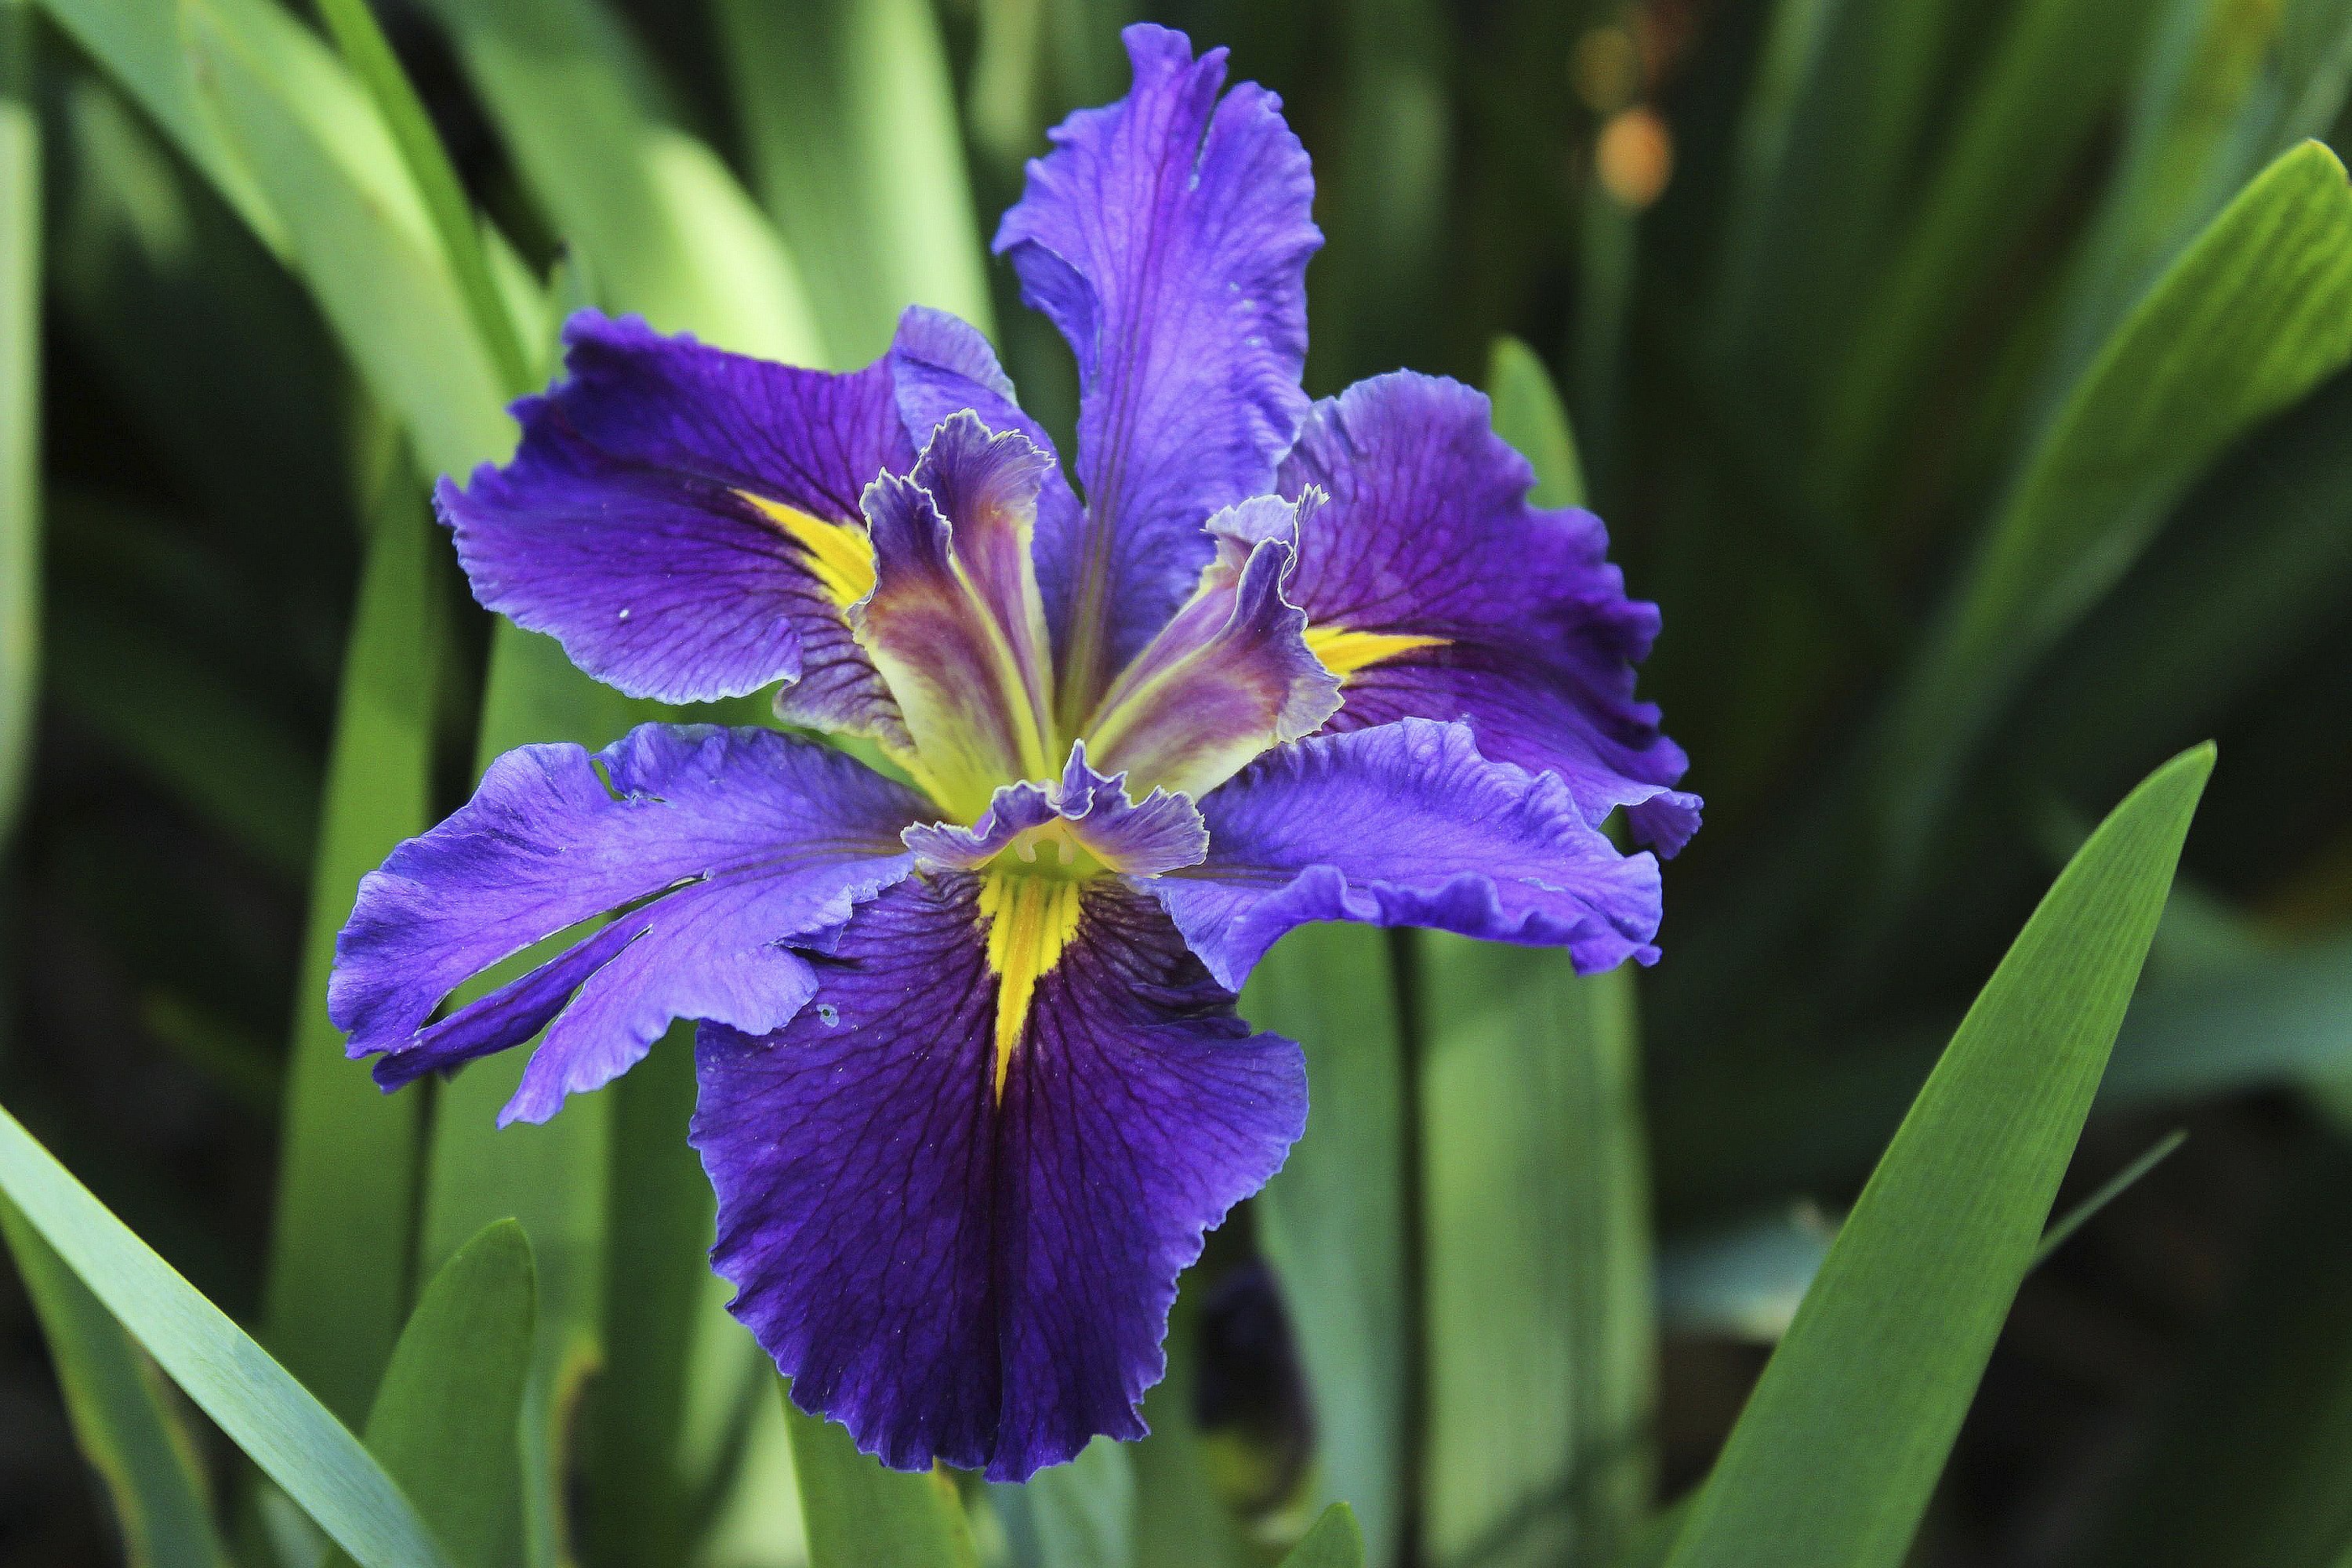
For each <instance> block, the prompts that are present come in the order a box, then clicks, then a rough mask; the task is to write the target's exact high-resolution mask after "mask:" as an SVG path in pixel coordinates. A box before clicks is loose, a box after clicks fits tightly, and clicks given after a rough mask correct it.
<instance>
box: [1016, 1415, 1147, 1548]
mask: <svg viewBox="0 0 2352 1568" xmlns="http://www.w3.org/2000/svg"><path fill="white" fill-rule="evenodd" d="M988 1495H989V1497H990V1499H991V1500H992V1501H993V1502H994V1503H995V1505H996V1517H997V1521H998V1522H999V1523H1001V1524H1002V1525H1003V1527H1004V1533H1005V1537H1006V1539H1007V1541H1008V1542H1010V1543H1011V1546H1012V1552H1013V1561H1014V1562H1015V1563H1021V1564H1023V1568H1133V1564H1134V1562H1135V1468H1134V1464H1133V1462H1132V1461H1131V1460H1130V1459H1129V1457H1128V1448H1127V1445H1125V1444H1123V1443H1115V1442H1113V1441H1112V1440H1111V1439H1109V1438H1108V1437H1097V1438H1096V1439H1094V1441H1092V1442H1090V1443H1088V1444H1087V1446H1086V1447H1084V1448H1081V1449H1080V1450H1078V1457H1077V1458H1075V1459H1072V1460H1071V1461H1070V1462H1069V1463H1068V1464H1066V1465H1055V1466H1052V1467H1050V1468H1046V1469H1043V1470H1040V1471H1038V1472H1037V1473H1036V1474H1035V1475H1034V1476H1032V1477H1030V1478H1029V1479H1028V1480H1027V1481H1025V1482H1024V1483H1023V1484H1021V1485H1019V1486H997V1487H991V1488H989V1489H988Z"/></svg>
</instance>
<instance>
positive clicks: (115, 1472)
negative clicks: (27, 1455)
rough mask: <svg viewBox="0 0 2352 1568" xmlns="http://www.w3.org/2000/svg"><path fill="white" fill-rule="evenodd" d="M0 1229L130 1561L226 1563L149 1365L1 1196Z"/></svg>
mask: <svg viewBox="0 0 2352 1568" xmlns="http://www.w3.org/2000/svg"><path fill="white" fill-rule="evenodd" d="M0 1236H5V1237H6V1240H7V1244H8V1251H9V1252H10V1254H11V1255H13V1256H14V1257H15V1258H16V1272H17V1274H18V1275H19V1276H20V1277H21V1278H22V1279H24V1281H25V1293H26V1295H27V1296H29V1297H31V1298H32V1302H33V1310H34V1311H35V1313H37V1315H38V1316H39V1318H40V1321H41V1333H42V1337H43V1338H45V1339H47V1341H48V1345H49V1359H50V1361H51V1362H53V1363H55V1364H56V1366H57V1369H58V1388H59V1389H60V1390H61V1391H62V1392H63V1393H64V1394H65V1399H66V1414H67V1415H69V1416H70V1417H71V1418H72V1420H73V1428H74V1436H75V1438H76V1439H77V1440H78V1441H79V1443H80V1444H81V1451H82V1454H83V1456H84V1457H85V1458H88V1459H89V1462H90V1465H91V1466H92V1468H95V1469H96V1470H97V1471H98V1473H99V1478H100V1479H101V1480H103V1481H104V1482H105V1483H106V1492H107V1498H108V1500H109V1501H110V1502H111V1503H112V1504H113V1505H114V1520H115V1523H116V1524H117V1525H118V1526H119V1527H121V1531H122V1546H123V1554H124V1556H125V1557H127V1558H128V1559H129V1561H130V1563H131V1568H228V1563H229V1558H228V1554H227V1552H226V1551H224V1550H223V1549H222V1547H221V1543H220V1541H219V1538H218V1537H217V1536H216V1535H215V1532H214V1530H213V1520H212V1497H211V1489H210V1487H209V1486H208V1485H207V1484H206V1481H205V1471H204V1464H203V1460H202V1458H201V1457H200V1455H199V1453H198V1451H197V1447H196V1439H195V1435H194V1433H192V1432H190V1431H189V1430H188V1427H187V1424H186V1422H185V1421H184V1420H183V1419H182V1418H181V1415H180V1412H179V1410H178V1409H177V1408H175V1407H174V1406H173V1403H172V1399H171V1395H170V1394H169V1393H168V1392H167V1391H166V1390H165V1389H164V1387H163V1383H162V1381H161V1380H160V1379H159V1378H158V1377H157V1376H156V1374H155V1371H154V1369H153V1367H152V1365H151V1364H150V1363H149V1362H148V1361H147V1359H146V1357H145V1355H144V1354H143V1353H142V1352H141V1351H140V1349H139V1347H138V1346H137V1345H136V1344H135V1343H133V1342H132V1341H131V1336H130V1335H129V1334H127V1333H125V1332H124V1331H123V1328H122V1325H121V1323H119V1322H117V1321H115V1317H114V1314H113V1313H111V1312H110V1311H108V1310H107V1309H106V1304H105V1303H104V1302H102V1301H100V1300H99V1299H98V1298H97V1297H96V1296H94V1295H92V1294H91V1293H90V1290H89V1286H87V1285H84V1284H83V1283H82V1282H81V1281H80V1280H79V1279H75V1278H74V1274H73V1270H71V1269H70V1268H67V1267H66V1265H65V1260H64V1259H63V1258H59V1257H58V1255H57V1253H56V1252H55V1250H53V1249H52V1248H51V1247H50V1246H49V1244H48V1243H47V1242H46V1241H43V1240H42V1239H41V1237H39V1235H38V1234H37V1233H36V1232H35V1231H34V1229H33V1227H32V1226H29V1225H27V1224H26V1222H25V1217H24V1216H23V1215H21V1214H19V1213H17V1211H16V1205H14V1204H11V1203H9V1202H8V1201H7V1200H6V1199H5V1198H0Z"/></svg>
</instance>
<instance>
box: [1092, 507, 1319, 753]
mask: <svg viewBox="0 0 2352 1568" xmlns="http://www.w3.org/2000/svg"><path fill="white" fill-rule="evenodd" d="M1314 504H1315V503H1314V499H1313V498H1311V497H1310V498H1307V499H1303V500H1299V501H1297V502H1291V501H1286V500H1283V499H1282V498H1280V497H1279V496H1262V497H1256V498H1254V499H1252V500H1247V501H1244V502H1243V503H1242V504H1241V505H1239V506H1236V507H1232V508H1228V509H1227V510H1224V511H1222V512H1220V513H1218V514H1217V516H1216V517H1214V518H1213V519H1211V520H1210V522H1209V526H1208V529H1207V533H1208V535H1209V536H1210V538H1212V539H1213V541H1214V542H1215V544H1216V547H1217V551H1218V554H1217V558H1216V560H1215V561H1214V562H1213V563H1212V564H1211V566H1210V568H1209V569H1208V570H1207V571H1206V572H1204V573H1203V574H1202V578H1201V585H1200V586H1199V588H1198V589H1196V590H1195V591H1194V593H1193V595H1192V598H1191V599H1190V600H1189V601H1188V602H1187V603H1186V604H1185V605H1184V606H1183V608H1181V609H1180V610H1179V611H1177V613H1176V615H1175V616H1174V618H1173V619H1171V621H1170V622H1169V623H1168V625H1167V626H1164V627H1162V628H1161V629H1160V635H1159V636H1158V637H1155V638H1153V639H1152V641H1151V643H1150V646H1149V647H1145V648H1144V649H1143V651H1142V652H1141V653H1139V654H1138V655H1137V656H1136V657H1135V658H1134V660H1133V661H1132V662H1131V663H1130V664H1129V666H1128V668H1126V669H1124V670H1122V671H1121V672H1120V673H1119V677H1118V680H1117V681H1116V682H1115V683H1113V685H1112V687H1111V689H1110V690H1109V691H1108V693H1107V694H1106V695H1105V696H1104V698H1103V705H1102V710H1101V711H1100V712H1098V713H1097V714H1096V715H1095V716H1094V717H1093V718H1092V719H1090V720H1089V721H1087V733H1088V735H1090V736H1091V737H1092V738H1093V741H1094V743H1095V747H1096V750H1097V752H1098V753H1099V754H1100V755H1101V757H1102V759H1103V762H1104V765H1106V766H1108V767H1112V768H1117V769H1119V770H1122V771H1124V772H1125V773H1128V774H1129V775H1130V776H1132V777H1133V778H1134V779H1135V780H1136V781H1137V782H1138V783H1139V784H1146V785H1150V786H1151V787H1153V788H1166V789H1171V790H1176V791H1180V792H1181V793H1183V794H1185V795H1205V794H1207V793H1208V792H1209V791H1210V790H1213V789H1214V788H1216V787H1217V785H1219V784H1223V783H1224V782H1225V780H1227V779H1229V778H1231V777H1233V775H1234V773H1238V772H1239V771H1240V770H1241V769H1242V767H1243V766H1244V764H1245V763H1248V762H1249V761H1250V759H1251V758H1253V757H1255V756H1256V755H1257V754H1258V753H1259V752H1264V751H1265V750H1266V749H1267V748H1268V747H1270V746H1278V745H1281V744H1282V743H1284V742H1287V741H1295V740H1297V739H1298V738H1299V737H1300V736H1302V735H1310V734H1313V733H1314V732H1315V731H1316V730H1318V729H1319V728H1320V727H1321V726H1322V724H1323V722H1324V721H1326V720H1328V719H1329V718H1330V717H1331V715H1332V713H1333V712H1334V711H1335V710H1338V708H1339V680H1338V679H1336V678H1334V677H1333V675H1332V674H1331V672H1330V671H1329V670H1328V669H1326V668H1324V667H1323V664H1322V662H1321V661H1320V660H1319V659H1318V658H1316V657H1315V655H1314V654H1313V653H1312V652H1311V651H1309V649H1308V647H1307V637H1306V634H1307V616H1306V613H1305V612H1304V611H1302V610H1300V609H1299V608H1298V607H1297V605H1294V604H1293V603H1291V602H1290V600H1289V599H1288V598H1287V597H1286V595H1285V593H1284V591H1283V582H1284V577H1285V574H1286V573H1287V572H1289V570H1290V569H1291V565H1292V563H1293V562H1294V560H1295V559H1296V550H1295V548H1294V545H1293V541H1294V540H1295V539H1296V537H1297V518H1298V517H1299V516H1301V515H1304V514H1307V513H1308V512H1311V511H1312V510H1313V508H1314Z"/></svg>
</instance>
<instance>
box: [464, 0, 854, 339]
mask: <svg viewBox="0 0 2352 1568" xmlns="http://www.w3.org/2000/svg"><path fill="white" fill-rule="evenodd" d="M425 10H427V11H428V12H430V13H431V14H432V15H433V16H435V18H436V20H438V21H439V22H440V24H441V26H443V27H444V28H445V29H446V31H447V33H448V35H449V39H450V42H451V43H452V44H453V45H455V46H456V48H457V55H458V58H459V59H460V60H461V61H462V62H463V63H464V65H465V68H466V71H467V76H468V77H470V78H471V79H472V81H473V84H474V88H475V90H476V91H477V92H478V93H479V94H480V96H481V100H482V103H483V105H484V107H486V108H487V109H488V110H489V112H490V116H491V118H492V119H493V120H494V121H496V122H497V124H498V128H499V132H500V134H501V135H502V136H503V137H504V138H505V140H506V142H507V146H508V148H509V151H510V152H511V153H513V155H514V158H515V162H516V163H517V165H518V166H519V168H520V172H521V174H522V175H523V178H524V180H525V181H526V182H527V183H528V184H529V185H530V189H531V191H532V194H533V195H536V196H537V198H538V200H539V202H540V204H541V206H542V207H544V208H545V210H546V213H547V216H548V217H549V219H550V220H551V223H552V224H553V226H554V227H555V229H556V231H557V232H558V233H559V234H561V235H562V236H563V237H564V238H565V239H566V240H567V241H568V242H569V243H571V244H572V245H574V246H577V247H579V249H580V250H581V252H582V253H583V255H584V256H585V258H587V262H588V266H589V268H590V270H591V271H592V273H593V276H594V277H595V279H596V280H597V288H598V293H599V296H600V298H602V299H604V300H608V301H610V302H611V303H612V304H613V305H614V307H615V308H617V309H624V310H635V311H638V312H641V313H642V314H643V315H644V316H645V317H646V320H648V321H651V322H652V323H653V324H654V325H655V326H656V327H658V328H660V329H661V330H663V331H691V332H694V333H696V334H697V335H698V336H700V337H702V338H703V339H704V340H706V341H707V342H715V343H718V344H719V345H720V346H722V347H725V348H730V349H734V350H737V351H739V352H740V353H756V354H761V355H764V356H766V357H769V358H772V359H782V360H787V361H790V362H792V363H798V364H812V363H823V361H824V355H823V353H822V352H821V350H822V347H823V343H824V339H823V336H822V334H821V333H820V332H819V331H818V330H817V328H816V324H815V318H814V313H813V311H812V310H811V309H810V306H809V302H808V298H807V294H806V291H805V289H803V285H802V282H801V279H800V274H799V272H798V270H797V269H796V268H794V266H793V259H792V257H791V255H790V254H789V253H788V252H787V251H786V250H785V248H784V246H783V243H782V240H780V239H779V238H778V237H776V233H775V230H774V228H773V227H772V226H770V224H769V223H768V220H767V219H766V217H765V216H762V215H761V212H760V210H759V208H758V207H757V206H756V205H753V203H752V201H751V197H750V195H747V194H746V193H745V192H744V190H743V188H742V186H741V185H740V184H738V183H737V182H736V179H735V176H734V174H731V173H730V171H729V170H728V168H727V166H726V165H725V164H724V163H721V162H720V161H719V158H718V156H717V154H715V153H712V152H711V150H710V149H709V147H708V146H706V145H705V144H704V143H702V142H699V141H697V140H696V139H695V138H694V137H692V136H690V135H688V133H687V132H685V131H683V130H681V129H679V128H678V127H677V125H675V124H673V123H671V122H670V121H668V120H667V118H665V116H664V115H663V114H662V112H661V111H660V107H659V100H660V92H659V89H658V87H657V85H656V82H655V79H654V77H653V73H652V69H651V68H650V67H649V66H648V65H647V63H646V60H645V59H644V58H643V57H642V56H641V55H640V54H639V52H638V50H637V48H636V47H635V41H634V40H633V39H632V38H631V37H629V36H628V34H627V32H626V31H625V29H624V27H623V26H622V25H621V23H620V21H619V20H618V18H616V17H615V16H613V15H612V13H611V12H609V11H608V10H607V9H605V8H604V6H603V5H600V4H598V3H597V0H428V3H427V4H426V5H425Z"/></svg>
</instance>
